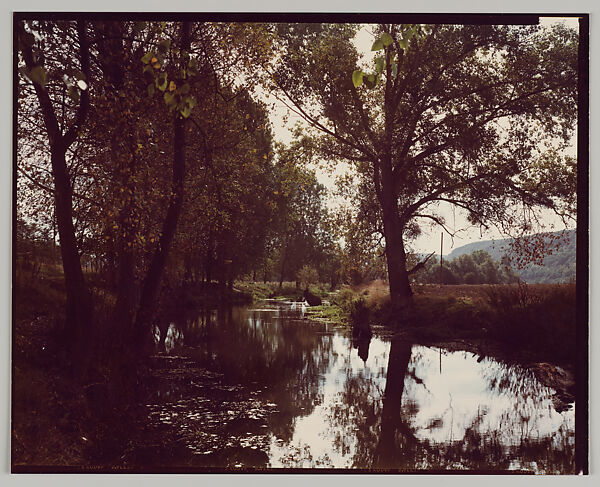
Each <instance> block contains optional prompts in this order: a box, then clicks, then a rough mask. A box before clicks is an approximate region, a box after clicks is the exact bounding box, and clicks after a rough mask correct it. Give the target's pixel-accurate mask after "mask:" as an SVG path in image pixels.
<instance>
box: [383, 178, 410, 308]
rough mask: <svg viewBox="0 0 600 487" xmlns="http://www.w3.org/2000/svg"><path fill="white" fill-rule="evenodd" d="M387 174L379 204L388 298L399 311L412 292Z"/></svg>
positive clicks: (390, 179) (395, 203)
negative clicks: (381, 215) (388, 290)
mask: <svg viewBox="0 0 600 487" xmlns="http://www.w3.org/2000/svg"><path fill="white" fill-rule="evenodd" d="M389 173H390V174H389V175H388V176H387V177H384V178H382V182H381V192H380V194H381V196H380V203H381V209H382V213H383V231H384V237H385V255H386V261H387V268H388V279H389V283H390V297H391V301H392V306H393V307H395V308H396V309H400V308H402V307H404V306H405V305H406V304H407V303H408V302H409V301H410V300H411V297H412V290H411V288H410V282H409V280H408V272H407V270H406V251H405V250H404V238H403V228H402V225H401V221H400V215H399V214H398V200H397V196H396V194H395V193H394V191H393V187H392V178H391V171H389Z"/></svg>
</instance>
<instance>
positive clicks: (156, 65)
mask: <svg viewBox="0 0 600 487" xmlns="http://www.w3.org/2000/svg"><path fill="white" fill-rule="evenodd" d="M152 67H153V68H154V69H159V68H160V63H156V64H154V65H153V66H152Z"/></svg>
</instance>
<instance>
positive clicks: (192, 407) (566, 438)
mask: <svg viewBox="0 0 600 487" xmlns="http://www.w3.org/2000/svg"><path fill="white" fill-rule="evenodd" d="M255 306H256V305H255ZM159 336H160V338H159ZM156 337H157V353H156V354H155V356H154V357H153V366H152V371H151V374H150V376H149V377H148V380H147V384H146V386H147V387H146V390H147V393H146V395H145V397H144V400H143V402H144V407H145V410H146V411H147V417H148V418H149V420H147V421H146V423H145V424H144V425H143V427H142V429H141V431H142V432H141V433H140V438H138V439H137V442H138V443H137V444H138V445H143V446H139V447H137V448H132V449H131V451H130V452H129V453H128V455H127V457H126V458H125V461H126V462H127V463H129V464H130V465H138V466H144V465H153V466H155V467H156V466H162V467H166V468H168V467H184V468H196V467H198V468H203V467H212V468H219V469H222V468H251V467H258V468H265V467H267V468H279V467H293V468H321V467H328V468H384V469H387V468H392V469H402V470H411V469H419V470H442V469H453V470H457V469H472V470H486V471H488V470H493V469H502V470H506V469H519V470H527V471H533V472H536V473H573V471H574V468H575V467H574V464H575V446H574V443H575V436H574V431H575V417H574V407H571V408H570V409H569V410H566V411H563V412H557V411H556V409H555V407H554V406H553V402H552V395H553V394H554V390H552V389H550V388H547V387H545V386H543V385H542V384H540V383H539V382H538V381H537V380H536V378H535V377H534V375H533V373H532V372H530V371H529V370H527V369H525V368H521V367H518V366H508V365H506V364H503V363H501V362H497V361H495V360H493V359H491V358H484V359H483V360H482V359H481V358H480V357H478V356H476V355H474V354H472V353H468V352H449V351H446V350H443V349H442V350H440V349H439V348H433V347H424V346H418V345H411V344H408V343H404V342H400V341H394V342H393V343H392V342H390V341H389V340H386V339H383V338H378V337H377V336H374V337H373V338H372V339H371V340H370V342H362V343H353V342H352V338H351V337H350V336H349V334H348V332H346V331H344V330H340V329H338V328H336V327H332V326H331V325H326V324H323V323H316V322H311V321H309V320H307V319H306V318H305V315H304V309H303V308H302V306H301V305H300V304H290V303H282V304H276V303H273V302H270V303H267V304H265V303H263V304H260V305H258V307H254V308H252V307H234V308H229V309H223V310H213V311H205V312H199V313H197V314H196V315H195V316H192V317H189V316H188V317H180V318H178V319H176V320H174V321H173V322H172V323H168V324H167V325H166V326H164V328H163V330H162V331H159V330H158V329H157V331H156Z"/></svg>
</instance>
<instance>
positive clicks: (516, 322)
mask: <svg viewBox="0 0 600 487" xmlns="http://www.w3.org/2000/svg"><path fill="white" fill-rule="evenodd" d="M486 294H487V304H488V306H489V308H490V310H491V315H490V336H491V337H492V338H494V339H496V340H498V341H499V342H502V343H504V344H506V345H508V346H510V347H514V348H515V349H516V350H524V351H528V352H530V353H531V354H533V355H536V356H543V357H545V358H546V359H548V360H551V361H554V362H570V363H573V362H574V361H575V355H576V336H575V331H576V310H577V306H576V285H575V283H569V284H550V285H527V284H525V283H520V284H516V285H507V286H490V287H489V288H488V289H487V291H486Z"/></svg>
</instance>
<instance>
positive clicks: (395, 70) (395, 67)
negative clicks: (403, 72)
mask: <svg viewBox="0 0 600 487" xmlns="http://www.w3.org/2000/svg"><path fill="white" fill-rule="evenodd" d="M392 76H393V77H394V78H395V77H396V76H398V63H393V64H392Z"/></svg>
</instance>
